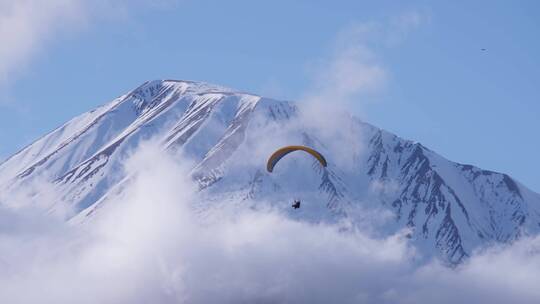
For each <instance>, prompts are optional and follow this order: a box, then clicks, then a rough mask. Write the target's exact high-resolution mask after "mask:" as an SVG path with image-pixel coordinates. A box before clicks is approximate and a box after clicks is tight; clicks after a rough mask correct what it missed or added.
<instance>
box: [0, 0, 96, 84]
mask: <svg viewBox="0 0 540 304" xmlns="http://www.w3.org/2000/svg"><path fill="white" fill-rule="evenodd" d="M84 2H85V1H83V0H50V1H39V0H16V1H12V0H2V1H0V41H2V47H0V84H5V83H6V82H7V81H9V80H10V79H13V78H14V77H17V76H19V74H20V71H21V70H23V69H24V68H25V66H26V65H27V64H28V63H29V61H30V60H31V59H32V57H33V56H35V55H36V54H37V53H38V52H39V51H40V50H42V48H43V46H44V44H45V43H47V41H49V40H51V39H53V38H54V36H56V35H57V34H58V33H59V32H61V31H65V30H68V29H71V28H73V27H74V26H77V25H78V24H80V23H81V22H84V20H85V16H86V14H85V3H84Z"/></svg>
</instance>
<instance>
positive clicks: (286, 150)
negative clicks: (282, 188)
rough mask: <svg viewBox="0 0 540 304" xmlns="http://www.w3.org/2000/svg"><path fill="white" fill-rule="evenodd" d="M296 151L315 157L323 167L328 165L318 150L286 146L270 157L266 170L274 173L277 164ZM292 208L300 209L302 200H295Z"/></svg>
mask: <svg viewBox="0 0 540 304" xmlns="http://www.w3.org/2000/svg"><path fill="white" fill-rule="evenodd" d="M294 151H304V152H307V153H308V154H310V155H311V156H313V157H314V158H315V159H317V161H318V162H319V163H320V164H321V166H323V167H326V166H327V165H328V164H327V162H326V159H325V158H324V156H323V155H322V154H321V153H319V152H318V151H316V150H314V149H312V148H309V147H306V146H286V147H283V148H280V149H278V150H276V151H275V152H274V153H272V155H270V158H268V162H267V163H266V170H267V171H268V172H272V171H274V167H275V166H276V164H277V163H278V162H279V161H280V160H281V159H282V158H283V157H284V156H285V155H287V154H289V153H291V152H294ZM292 207H293V208H294V209H298V208H300V200H299V199H295V200H294V202H293V204H292Z"/></svg>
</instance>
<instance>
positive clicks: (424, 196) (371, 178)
mask: <svg viewBox="0 0 540 304" xmlns="http://www.w3.org/2000/svg"><path fill="white" fill-rule="evenodd" d="M325 119H327V120H332V119H335V120H339V129H337V130H333V132H334V133H331V134H330V136H328V134H324V133H325V132H327V131H328V128H327V127H326V126H325V127H324V128H323V129H320V128H318V127H317V124H315V125H313V124H311V123H310V121H308V120H306V119H305V118H304V116H303V112H302V111H301V110H299V109H298V108H297V107H296V106H295V105H294V104H292V103H289V102H284V101H277V100H272V99H268V98H264V97H261V96H258V95H254V94H249V93H242V92H237V91H234V90H231V89H228V88H223V87H219V86H214V85H209V84H205V83H198V82H190V81H174V80H165V81H151V82H146V83H144V84H143V85H141V86H140V87H138V88H136V89H135V90H133V91H131V92H129V93H128V94H125V95H122V96H120V97H118V98H116V99H115V100H113V101H111V102H110V103H108V104H106V105H103V106H101V107H99V108H97V109H95V110H93V111H90V112H87V113H85V114H82V115H80V116H78V117H76V118H74V119H72V120H70V121H69V122H67V123H66V124H64V125H63V126H61V127H59V128H57V129H55V130H53V131H52V132H50V133H49V134H47V135H46V136H44V137H42V138H40V139H38V140H37V141H36V142H34V143H33V144H31V145H29V146H27V147H25V148H24V149H22V150H21V151H19V152H18V153H16V154H15V155H13V156H12V157H11V158H9V159H7V160H6V161H5V162H3V163H2V164H0V192H1V193H3V195H2V196H0V202H2V201H7V200H9V195H10V193H14V192H16V191H18V190H20V189H25V188H29V187H32V185H34V184H36V183H39V182H42V181H46V182H52V183H53V184H54V187H55V191H56V192H57V193H58V194H59V195H60V197H59V198H58V200H57V203H56V204H54V205H51V206H50V208H51V210H54V209H56V208H61V207H62V206H65V205H67V206H70V207H71V208H72V210H73V212H72V213H70V214H69V215H68V218H70V219H71V220H72V221H74V222H80V221H84V220H85V219H86V218H91V217H93V216H96V214H99V212H96V210H99V208H100V207H101V206H102V205H105V204H107V201H108V197H110V196H113V195H114V194H115V193H118V192H121V191H122V187H123V186H122V185H123V183H124V182H125V181H126V180H127V179H129V176H126V174H125V173H124V172H123V171H122V166H123V162H124V161H125V159H126V157H127V156H128V155H129V154H130V153H131V152H132V151H133V150H134V149H135V148H136V147H137V146H138V145H139V144H140V143H141V142H142V141H145V140H149V139H152V140H154V141H158V142H159V143H160V145H161V146H162V147H163V149H165V150H169V151H171V152H173V153H181V154H182V155H183V156H184V157H187V158H189V159H190V160H191V161H193V166H192V177H193V178H194V179H195V180H196V181H197V183H198V185H199V189H200V192H201V197H203V198H204V199H203V201H202V202H201V206H205V205H206V206H209V205H217V204H227V203H233V202H238V201H241V202H245V204H248V205H249V204H253V203H254V202H257V203H259V202H262V201H267V202H269V203H271V204H276V205H278V206H280V207H282V208H286V207H288V202H289V201H290V200H291V199H292V198H293V197H301V198H302V199H303V200H304V201H307V202H309V204H308V205H306V204H304V206H305V207H303V208H302V209H301V210H302V211H301V213H299V214H300V216H301V217H304V218H306V219H311V220H320V219H324V220H337V219H340V218H348V219H352V220H353V221H355V222H361V221H362V220H363V218H362V217H361V216H359V215H358V212H357V211H358V208H364V207H365V206H367V205H370V204H371V205H373V203H375V205H378V206H381V207H383V208H388V209H390V210H391V211H392V214H393V219H392V220H391V221H390V222H389V223H387V224H385V225H384V227H381V228H380V229H381V231H380V233H395V232H396V231H398V230H400V229H403V228H407V229H409V233H408V236H409V237H410V238H411V239H412V241H413V242H414V243H415V244H416V245H417V246H418V247H419V248H420V249H421V251H422V252H423V253H424V254H425V255H426V256H428V257H429V256H433V255H436V256H440V257H442V258H443V259H445V260H447V261H449V262H451V263H458V262H460V261H461V260H462V259H463V258H465V257H467V256H468V255H469V254H470V253H471V251H472V250H474V249H475V248H478V247H479V246H482V245H485V244H489V243H492V242H510V241H512V240H514V239H517V238H519V237H520V236H521V235H524V234H536V233H538V231H539V230H540V195H539V194H537V193H534V192H532V191H530V190H528V189H527V188H526V187H524V186H523V185H521V184H519V183H517V182H516V181H514V180H513V179H512V178H511V177H509V176H508V175H505V174H500V173H496V172H491V171H485V170H481V169H479V168H476V167H473V166H470V165H462V164H457V163H453V162H451V161H448V160H446V159H444V158H442V157H441V156H439V155H437V154H436V153H434V152H433V151H430V150H429V149H427V148H425V147H424V146H422V145H421V144H419V143H413V142H411V141H408V140H404V139H401V138H399V137H397V136H395V135H393V134H390V133H388V132H386V131H383V130H381V129H378V128H376V127H374V126H371V125H369V124H366V123H364V122H361V121H359V120H357V119H355V118H354V117H339V118H332V117H325V118H323V119H322V120H321V122H324V120H325ZM330 129H331V130H330V131H332V128H330ZM341 136H344V137H343V138H340V137H341ZM287 144H305V145H309V146H312V147H315V148H316V149H318V150H319V151H321V152H322V153H323V154H324V155H325V156H326V158H327V159H328V160H329V166H328V167H327V168H324V169H323V168H320V167H319V166H318V165H317V164H316V163H314V162H312V161H311V160H309V159H308V158H304V157H301V156H300V155H295V156H291V157H288V158H286V159H284V160H283V161H282V162H280V164H279V165H278V166H279V168H277V170H276V172H274V173H273V174H268V173H267V172H266V171H265V169H264V165H265V161H266V157H268V155H269V154H270V153H271V152H272V151H273V149H275V148H277V147H279V146H281V145H287ZM298 168H302V169H298ZM36 192H37V193H39V190H36Z"/></svg>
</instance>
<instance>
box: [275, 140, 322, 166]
mask: <svg viewBox="0 0 540 304" xmlns="http://www.w3.org/2000/svg"><path fill="white" fill-rule="evenodd" d="M299 150H301V151H304V152H307V153H309V154H310V155H312V156H313V157H315V158H316V159H317V160H318V161H319V163H320V164H321V165H322V166H323V167H326V166H327V163H326V159H325V158H324V156H322V154H321V153H319V152H317V151H315V150H313V149H311V148H309V147H306V146H286V147H283V148H280V149H278V150H276V152H274V153H273V154H272V155H271V156H270V158H269V159H268V162H267V163H266V170H268V172H272V171H273V170H274V166H275V165H276V164H277V163H278V162H279V160H280V159H282V158H283V157H284V156H285V155H287V154H289V153H291V152H294V151H299Z"/></svg>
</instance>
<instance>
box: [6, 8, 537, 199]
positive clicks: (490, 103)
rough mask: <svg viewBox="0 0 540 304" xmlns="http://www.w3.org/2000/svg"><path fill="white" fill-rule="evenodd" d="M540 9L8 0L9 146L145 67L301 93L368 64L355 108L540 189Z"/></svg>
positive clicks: (139, 76)
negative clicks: (539, 137) (370, 80)
mask: <svg viewBox="0 0 540 304" xmlns="http://www.w3.org/2000/svg"><path fill="white" fill-rule="evenodd" d="M539 14H540V2H537V1H451V2H450V1H444V2H443V1H384V0H383V1H358V0H357V1H294V3H293V1H279V0H275V1H264V2H263V1H247V0H246V1H209V0H201V1H195V0H184V1H183V0H178V1H175V0H162V1H144V0H137V1H127V0H126V1H122V0H117V1H112V0H111V1H109V0H99V1H89V0H50V1H47V3H43V1H38V0H22V1H0V40H1V41H4V42H5V43H2V46H1V47H0V89H1V91H0V159H3V158H5V157H7V156H9V155H10V154H12V153H14V152H16V151H17V150H18V149H20V148H21V147H23V146H24V145H26V144H28V143H30V142H32V141H33V140H35V139H36V138H37V137H39V136H41V135H43V134H45V133H46V132H48V131H50V130H51V129H53V128H55V127H56V126H58V125H60V124H62V123H63V122H64V121H66V120H68V119H70V118H72V117H73V116H75V115H77V114H80V113H82V112H84V111H87V110H89V109H91V108H93V107H95V106H97V105H99V104H102V103H104V102H107V101H109V100H111V99H113V98H114V97H116V96H118V95H121V94H123V93H125V92H126V91H128V90H130V89H133V88H134V87H136V86H137V85H139V84H140V83H142V82H144V81H145V80H150V79H168V78H176V79H190V80H201V81H207V82H211V83H216V84H222V85H226V86H230V87H233V88H237V89H240V90H243V91H251V92H255V93H259V94H263V95H267V96H270V97H276V98H281V99H291V100H301V102H302V100H305V96H307V95H310V94H312V92H313V91H317V90H318V88H319V87H320V84H321V82H326V83H330V84H332V80H334V81H335V80H336V79H343V77H345V78H347V77H349V78H355V77H359V78H362V77H365V78H366V79H372V80H373V81H372V82H370V83H368V84H367V85H363V84H365V83H360V84H356V85H355V84H354V83H353V84H352V88H348V87H345V88H341V89H344V90H345V91H346V92H345V93H344V95H343V99H344V101H343V102H345V103H346V104H347V106H348V107H350V108H351V111H353V112H354V113H355V114H357V115H359V116H360V117H362V118H363V119H365V120H366V121H368V122H370V123H372V124H375V125H377V126H379V127H382V128H384V129H387V130H389V131H391V132H394V133H396V134H397V135H399V136H401V137H404V138H407V139H412V140H416V141H419V142H421V143H423V144H424V145H425V146H427V147H429V148H431V149H432V150H434V151H436V152H438V153H440V154H442V155H443V156H445V157H447V158H449V159H451V160H454V161H458V162H462V163H470V164H474V165H477V166H479V167H482V168H484V169H490V170H495V171H501V172H505V173H508V174H510V175H511V176H513V177H515V178H517V179H518V180H519V181H521V182H522V183H524V184H525V185H527V186H529V187H531V188H532V189H533V190H535V191H537V192H540V170H538V168H539V167H540V158H539V157H538V155H539V154H540V140H538V131H539V130H540V119H539V118H540V58H539V56H538V54H540V39H539V37H540V16H539ZM484 48H485V49H486V50H485V51H483V50H482V49H484ZM350 50H353V51H358V50H360V52H353V53H352V55H351V56H349V55H350V54H351V53H350V52H349V51H350ZM343 65H345V69H344V70H343ZM336 67H337V68H336ZM336 75H337V76H336ZM329 80H330V81H329ZM368 82H369V81H368ZM349 89H350V90H349ZM303 102H306V101H303ZM329 102H330V101H329Z"/></svg>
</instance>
